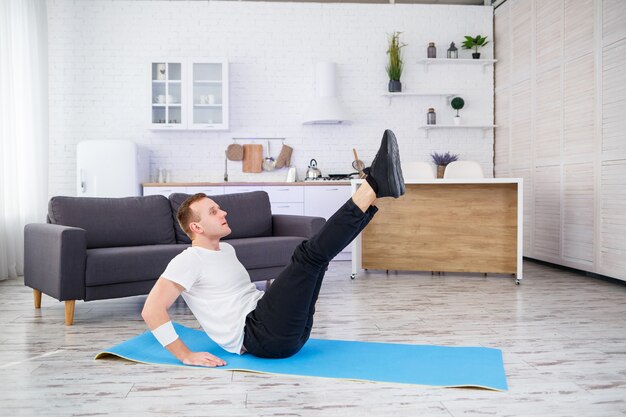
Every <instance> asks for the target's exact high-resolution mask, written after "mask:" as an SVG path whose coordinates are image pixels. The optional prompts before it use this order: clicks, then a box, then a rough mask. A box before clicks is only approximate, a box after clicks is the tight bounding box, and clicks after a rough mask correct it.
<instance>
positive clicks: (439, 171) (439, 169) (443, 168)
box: [437, 165, 446, 178]
mask: <svg viewBox="0 0 626 417" xmlns="http://www.w3.org/2000/svg"><path fill="white" fill-rule="evenodd" d="M445 171H446V166H445V165H437V178H443V173H444V172H445Z"/></svg>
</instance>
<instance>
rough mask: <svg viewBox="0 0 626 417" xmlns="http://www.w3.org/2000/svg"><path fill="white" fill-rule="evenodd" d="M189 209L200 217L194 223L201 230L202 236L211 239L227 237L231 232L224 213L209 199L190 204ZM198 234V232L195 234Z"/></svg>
mask: <svg viewBox="0 0 626 417" xmlns="http://www.w3.org/2000/svg"><path fill="white" fill-rule="evenodd" d="M190 208H191V209H192V210H193V211H194V212H195V213H196V214H197V215H198V216H199V217H200V220H199V221H197V222H194V223H195V224H196V225H197V226H198V227H200V228H201V229H202V234H203V235H205V236H207V237H210V238H213V237H217V238H222V237H224V236H228V235H229V234H230V232H231V230H230V227H229V226H228V222H227V221H226V214H227V213H226V212H225V211H224V210H222V209H220V206H218V205H217V203H215V201H213V200H211V199H210V198H203V199H202V200H198V201H196V202H195V203H193V204H191V206H190ZM196 233H197V234H198V232H196Z"/></svg>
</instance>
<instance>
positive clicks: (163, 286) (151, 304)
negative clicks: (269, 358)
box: [141, 277, 226, 367]
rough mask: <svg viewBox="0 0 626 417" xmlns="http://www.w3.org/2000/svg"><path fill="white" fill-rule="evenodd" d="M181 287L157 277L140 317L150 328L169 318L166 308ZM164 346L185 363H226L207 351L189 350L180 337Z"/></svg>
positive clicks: (218, 364)
mask: <svg viewBox="0 0 626 417" xmlns="http://www.w3.org/2000/svg"><path fill="white" fill-rule="evenodd" d="M183 289H184V288H183V287H182V286H180V285H179V284H176V283H175V282H172V281H170V280H168V279H165V278H163V277H161V278H159V280H158V281H157V282H156V284H154V287H152V290H151V291H150V294H148V298H147V299H146V303H145V304H144V306H143V311H142V312H141V317H143V319H144V321H145V322H146V324H147V325H148V327H149V328H150V330H154V329H156V328H158V327H159V326H161V325H162V324H165V323H167V322H168V321H170V320H171V319H170V316H169V314H168V313H167V310H168V309H169V308H170V306H171V305H172V304H173V303H174V301H176V299H177V298H178V296H179V295H180V293H182V292H183ZM165 348H166V349H167V350H169V351H170V352H171V353H172V355H174V356H176V357H177V358H178V359H179V360H180V361H181V362H182V363H184V364H185V365H201V366H210V367H215V366H223V365H226V362H224V361H223V360H221V359H220V358H218V357H217V356H213V355H211V354H210V353H208V352H192V351H190V350H189V348H188V347H187V345H185V344H184V343H183V341H182V340H180V338H178V339H176V340H174V341H173V342H172V343H170V344H169V345H167V346H165Z"/></svg>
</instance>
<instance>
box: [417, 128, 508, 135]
mask: <svg viewBox="0 0 626 417" xmlns="http://www.w3.org/2000/svg"><path fill="white" fill-rule="evenodd" d="M496 127H498V126H497V125H422V126H420V127H419V128H420V129H424V130H426V137H428V132H429V131H430V130H435V129H481V130H482V131H483V134H485V132H487V131H488V130H490V129H494V128H496Z"/></svg>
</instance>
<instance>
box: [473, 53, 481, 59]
mask: <svg viewBox="0 0 626 417" xmlns="http://www.w3.org/2000/svg"><path fill="white" fill-rule="evenodd" d="M472 58H474V59H480V52H474V53H472Z"/></svg>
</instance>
